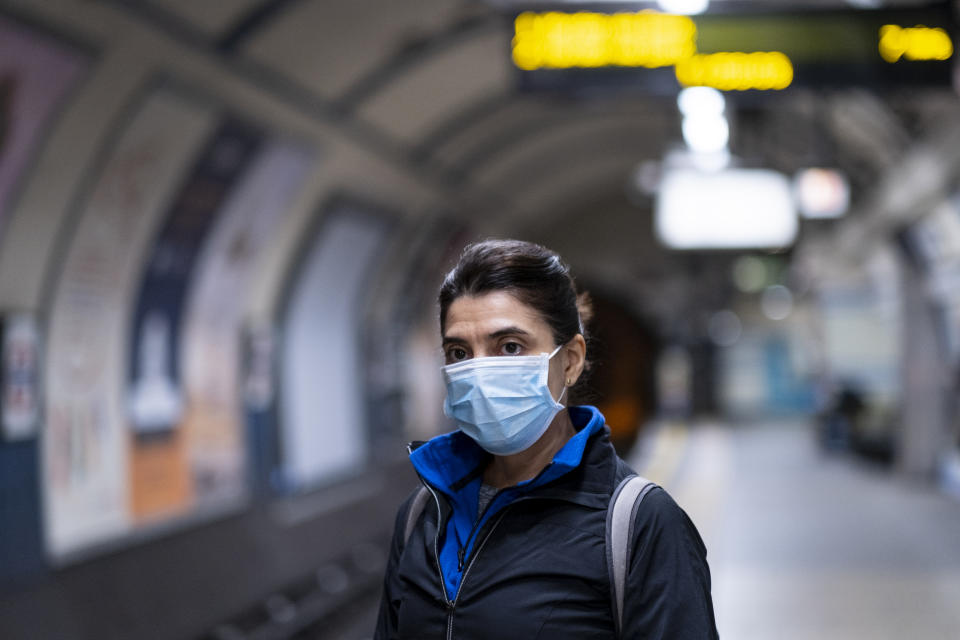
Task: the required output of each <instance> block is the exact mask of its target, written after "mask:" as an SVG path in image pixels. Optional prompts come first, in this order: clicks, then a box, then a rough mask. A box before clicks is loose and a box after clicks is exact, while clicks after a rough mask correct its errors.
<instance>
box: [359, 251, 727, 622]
mask: <svg viewBox="0 0 960 640" xmlns="http://www.w3.org/2000/svg"><path fill="white" fill-rule="evenodd" d="M439 301H440V331H441V334H442V340H443V351H444V354H445V359H446V363H447V364H446V366H445V367H444V368H443V375H444V380H445V381H446V385H447V398H446V401H445V403H444V412H445V413H446V414H447V415H448V416H449V417H451V418H452V419H453V420H454V421H455V422H456V424H457V426H458V427H459V429H458V430H457V431H454V432H452V433H448V434H445V435H441V436H437V437H436V438H433V439H432V440H430V441H429V442H426V443H423V444H420V445H419V446H414V445H411V453H410V460H411V462H412V463H413V466H414V468H415V469H416V471H417V473H418V475H419V476H420V479H421V481H422V483H423V485H424V486H425V487H426V488H427V490H428V491H429V494H430V497H429V500H428V501H427V503H426V505H425V508H423V509H422V512H420V513H419V514H417V513H416V512H413V513H414V516H416V520H412V519H411V523H412V528H411V529H410V530H409V537H407V514H408V511H409V510H410V509H411V506H410V505H411V504H412V503H413V501H414V500H413V496H411V499H408V500H407V502H406V503H405V504H404V505H403V506H402V507H401V508H400V510H399V513H398V514H397V521H396V528H395V531H394V536H393V544H392V548H391V552H390V560H389V564H388V566H387V572H386V577H385V580H384V592H383V599H382V602H381V607H380V616H379V620H378V623H377V632H376V636H375V637H376V638H377V639H378V640H387V639H393V638H401V639H407V638H409V639H418V640H420V639H423V638H447V639H450V638H457V639H471V638H499V639H502V640H513V639H519V638H523V639H528V638H531V639H532V638H545V639H550V640H565V639H567V638H570V639H573V638H576V639H578V640H582V639H584V638H614V637H615V631H614V620H613V615H612V613H611V597H610V580H609V578H608V568H607V561H606V556H605V531H606V529H605V527H606V516H607V506H608V504H609V502H610V497H611V494H612V493H613V491H614V490H615V489H616V487H617V486H618V484H619V483H620V481H621V480H622V479H623V478H625V477H626V476H628V475H630V474H631V473H632V472H631V471H630V469H629V468H628V467H627V465H626V464H624V463H623V461H622V460H620V459H619V458H618V457H617V455H616V453H615V451H614V449H613V447H612V446H611V444H610V440H609V430H608V429H607V427H606V426H605V425H604V419H603V416H602V415H601V414H600V412H599V411H598V410H597V409H596V408H594V407H589V406H580V407H578V406H571V407H566V406H564V401H565V399H566V397H567V395H568V389H569V388H570V387H572V386H573V385H575V384H576V383H577V380H578V379H579V378H580V376H581V375H582V374H583V371H584V367H585V363H586V342H585V339H584V329H583V325H582V319H584V318H585V317H586V316H587V315H588V314H587V309H586V308H585V307H584V304H583V301H582V300H581V301H580V302H581V304H580V307H578V296H577V292H576V288H575V286H574V283H573V279H572V278H571V277H570V274H569V272H568V270H567V268H566V267H565V266H564V264H563V263H562V262H561V260H560V258H559V256H557V254H555V253H553V252H552V251H550V250H548V249H545V248H543V247H541V246H539V245H535V244H531V243H527V242H519V241H514V240H488V241H485V242H480V243H477V244H474V245H471V246H469V247H467V248H466V250H465V251H464V253H463V255H462V256H461V258H460V261H459V263H458V264H457V265H456V266H455V267H454V269H453V270H452V271H450V273H449V274H447V277H446V279H445V280H444V282H443V285H442V286H441V288H440V295H439ZM415 495H416V494H415ZM631 535H632V540H631V549H632V551H631V554H632V555H631V558H632V559H631V562H630V565H629V568H628V570H627V571H628V573H627V578H626V588H625V591H626V596H625V604H624V608H623V626H622V633H621V634H620V637H622V638H637V639H640V638H643V639H650V640H654V639H661V638H662V639H669V640H679V639H697V640H699V639H701V638H716V637H717V632H716V628H715V624H714V617H713V605H712V602H711V598H710V572H709V569H708V567H707V562H706V549H705V548H704V545H703V542H702V541H701V539H700V536H699V535H698V533H697V531H696V528H695V527H694V526H693V523H692V522H691V521H690V520H689V518H687V516H686V514H685V513H684V512H683V511H682V510H681V509H680V508H679V507H678V506H677V505H676V503H674V502H673V500H672V499H671V498H670V497H669V496H668V495H667V494H666V492H664V491H663V490H662V489H660V488H656V489H654V490H652V491H650V492H649V494H647V496H646V498H645V499H644V500H643V501H642V502H641V503H640V506H639V508H638V509H637V511H636V515H635V518H634V521H633V526H632V534H631Z"/></svg>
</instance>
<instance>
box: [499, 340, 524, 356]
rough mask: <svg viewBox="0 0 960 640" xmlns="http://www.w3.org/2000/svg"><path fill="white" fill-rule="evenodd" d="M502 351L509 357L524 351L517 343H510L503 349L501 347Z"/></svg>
mask: <svg viewBox="0 0 960 640" xmlns="http://www.w3.org/2000/svg"><path fill="white" fill-rule="evenodd" d="M501 349H502V350H503V352H504V353H505V354H507V355H508V356H515V355H517V354H518V353H520V352H521V351H523V346H522V345H520V344H517V343H516V342H508V343H506V344H504V345H503V347H501Z"/></svg>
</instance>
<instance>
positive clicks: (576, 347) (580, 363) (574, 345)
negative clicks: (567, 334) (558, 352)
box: [563, 333, 587, 387]
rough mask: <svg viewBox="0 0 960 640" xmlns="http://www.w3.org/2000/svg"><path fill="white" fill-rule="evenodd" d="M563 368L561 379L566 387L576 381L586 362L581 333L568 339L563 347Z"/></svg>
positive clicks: (584, 345) (585, 348)
mask: <svg viewBox="0 0 960 640" xmlns="http://www.w3.org/2000/svg"><path fill="white" fill-rule="evenodd" d="M563 355H564V369H563V381H564V384H566V386H568V387H572V386H573V385H575V384H576V383H577V380H578V379H579V378H580V374H582V373H583V368H584V366H585V365H586V363H587V343H586V341H585V340H584V339H583V336H582V335H581V334H579V333H578V334H577V335H575V336H574V337H573V338H571V339H570V342H568V343H567V344H566V345H565V346H564V349H563Z"/></svg>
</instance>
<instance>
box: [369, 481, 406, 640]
mask: <svg viewBox="0 0 960 640" xmlns="http://www.w3.org/2000/svg"><path fill="white" fill-rule="evenodd" d="M413 495H416V492H414V494H413ZM413 495H411V496H410V497H409V498H407V499H406V500H405V501H404V502H403V504H401V505H400V508H399V509H398V510H397V516H396V520H395V521H394V525H393V538H392V541H391V543H390V557H389V558H388V559H387V570H386V572H385V573H384V576H383V592H382V594H381V596H380V613H379V615H378V616H377V627H376V630H375V631H374V634H373V640H395V639H396V638H397V637H398V636H397V609H398V607H399V605H400V584H399V583H400V578H399V576H398V575H397V571H398V569H399V565H400V555H401V554H402V553H403V547H404V544H405V543H406V540H404V539H403V533H404V529H405V528H406V523H407V511H408V510H409V509H410V505H411V504H412V503H413Z"/></svg>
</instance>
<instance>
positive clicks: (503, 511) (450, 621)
mask: <svg viewBox="0 0 960 640" xmlns="http://www.w3.org/2000/svg"><path fill="white" fill-rule="evenodd" d="M513 504H514V503H510V504H508V505H506V506H505V507H504V508H503V509H501V510H500V513H498V514H497V517H496V520H494V521H493V524H491V525H490V529H488V530H487V535H485V536H484V537H483V540H481V541H480V546H478V547H477V549H476V551H474V552H473V553H472V554H471V555H470V562H469V563H468V564H467V568H466V569H464V571H463V575H462V576H461V577H460V588H459V589H457V596H456V597H455V598H454V599H453V602H448V605H449V606H448V608H447V640H453V613H454V611H455V610H456V608H457V603H458V602H460V594H461V593H463V585H464V583H465V582H466V581H467V576H468V575H469V574H470V569H471V568H473V565H474V563H475V562H476V561H477V557H478V556H479V555H480V552H481V551H483V547H484V546H486V544H487V540H489V539H490V536H491V535H493V531H494V529H496V528H497V525H498V524H500V521H501V520H503V516H504V514H506V512H507V510H508V509H509V508H510V507H512V506H513ZM462 555H463V554H462V552H461V556H462ZM440 579H441V581H442V580H443V576H442V575H441V577H440ZM443 595H444V597H446V595H447V592H446V588H445V587H444V592H443Z"/></svg>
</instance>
